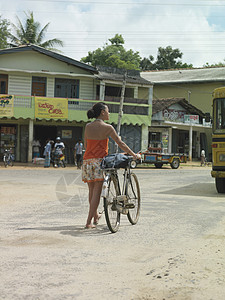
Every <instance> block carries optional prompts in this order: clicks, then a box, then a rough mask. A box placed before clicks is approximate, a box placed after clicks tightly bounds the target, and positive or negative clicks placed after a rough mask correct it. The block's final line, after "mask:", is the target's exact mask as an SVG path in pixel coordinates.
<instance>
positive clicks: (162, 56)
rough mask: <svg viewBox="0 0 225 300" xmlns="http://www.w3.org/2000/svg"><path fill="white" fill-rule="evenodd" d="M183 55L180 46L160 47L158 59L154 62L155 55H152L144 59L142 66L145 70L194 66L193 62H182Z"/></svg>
mask: <svg viewBox="0 0 225 300" xmlns="http://www.w3.org/2000/svg"><path fill="white" fill-rule="evenodd" d="M182 56H183V53H182V52H180V50H179V49H178V48H176V49H173V48H172V47H171V46H167V47H166V48H163V47H159V48H158V54H157V59H156V61H155V62H153V60H154V57H153V56H152V55H150V56H149V58H144V59H142V61H141V64H140V66H141V69H142V70H143V71H144V70H166V69H178V68H192V67H193V65H192V64H189V65H188V64H186V63H184V64H183V63H182V61H181V58H182Z"/></svg>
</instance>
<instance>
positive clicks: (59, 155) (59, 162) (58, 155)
mask: <svg viewBox="0 0 225 300" xmlns="http://www.w3.org/2000/svg"><path fill="white" fill-rule="evenodd" d="M52 160H53V166H54V167H55V168H59V167H62V168H65V167H66V162H65V155H64V154H63V152H62V151H61V150H56V151H55V152H54V153H53V159H52Z"/></svg>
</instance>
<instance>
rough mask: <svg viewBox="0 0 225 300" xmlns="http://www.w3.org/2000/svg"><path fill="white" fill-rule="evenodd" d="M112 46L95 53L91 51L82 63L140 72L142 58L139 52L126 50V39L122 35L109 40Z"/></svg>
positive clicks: (99, 49) (106, 46) (104, 47)
mask: <svg viewBox="0 0 225 300" xmlns="http://www.w3.org/2000/svg"><path fill="white" fill-rule="evenodd" d="M109 42H110V43H111V44H110V45H108V44H106V45H105V46H103V48H102V49H101V48H98V49H96V50H94V51H93V52H91V51H89V52H88V55H87V56H86V57H83V58H82V59H81V61H82V62H84V63H87V64H91V65H92V66H94V67H96V66H98V65H101V66H109V67H115V68H122V69H134V70H139V65H140V61H141V57H140V55H139V52H134V51H133V50H131V49H130V50H128V51H127V50H126V49H125V48H124V39H123V37H122V35H119V34H116V35H115V36H114V37H113V38H111V39H109Z"/></svg>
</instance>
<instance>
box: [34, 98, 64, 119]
mask: <svg viewBox="0 0 225 300" xmlns="http://www.w3.org/2000/svg"><path fill="white" fill-rule="evenodd" d="M35 118H42V119H68V99H63V98H45V97H35Z"/></svg>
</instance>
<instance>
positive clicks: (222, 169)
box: [211, 87, 225, 193]
mask: <svg viewBox="0 0 225 300" xmlns="http://www.w3.org/2000/svg"><path fill="white" fill-rule="evenodd" d="M211 175H212V177H214V178H215V183H216V189H217V192H218V193H225V87H221V88H217V89H215V90H214V92H213V132H212V172H211Z"/></svg>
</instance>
